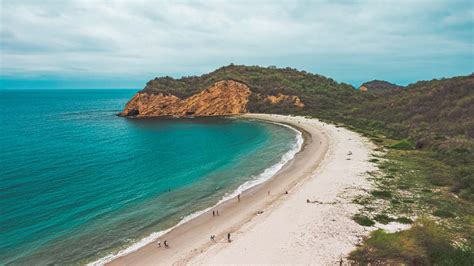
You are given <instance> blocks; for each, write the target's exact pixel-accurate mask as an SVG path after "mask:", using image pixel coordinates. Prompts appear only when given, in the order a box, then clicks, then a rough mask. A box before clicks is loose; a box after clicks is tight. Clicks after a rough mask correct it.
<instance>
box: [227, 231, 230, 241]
mask: <svg viewBox="0 0 474 266" xmlns="http://www.w3.org/2000/svg"><path fill="white" fill-rule="evenodd" d="M227 241H228V242H229V243H230V233H227Z"/></svg>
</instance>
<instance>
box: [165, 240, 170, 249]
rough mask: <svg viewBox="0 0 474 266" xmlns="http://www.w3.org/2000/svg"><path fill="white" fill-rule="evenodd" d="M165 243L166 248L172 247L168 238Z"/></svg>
mask: <svg viewBox="0 0 474 266" xmlns="http://www.w3.org/2000/svg"><path fill="white" fill-rule="evenodd" d="M164 244H165V248H169V247H170V246H169V245H168V240H165V242H164Z"/></svg>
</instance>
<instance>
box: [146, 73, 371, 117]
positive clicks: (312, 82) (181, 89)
mask: <svg viewBox="0 0 474 266" xmlns="http://www.w3.org/2000/svg"><path fill="white" fill-rule="evenodd" d="M224 79H231V80H236V81H239V82H242V83H245V84H247V86H249V87H250V89H251V90H252V92H253V94H252V95H251V96H250V99H249V106H248V108H249V111H250V112H262V113H279V114H289V113H290V114H294V113H299V114H306V115H310V114H314V113H324V114H327V115H326V116H330V114H331V113H332V111H333V110H336V109H343V108H345V106H347V105H349V104H351V103H354V102H357V101H360V100H361V98H363V96H364V95H363V94H362V93H361V92H359V91H356V90H354V88H353V87H352V86H351V85H349V84H344V83H338V82H336V81H334V80H333V79H330V78H326V77H323V76H321V75H317V74H311V73H308V72H305V71H298V70H296V69H292V68H273V67H269V68H264V67H258V66H237V65H229V66H225V67H221V68H219V69H217V70H215V71H213V72H211V73H209V74H204V75H202V76H192V77H183V78H180V79H173V78H171V77H161V78H155V79H153V80H150V81H149V82H148V83H147V85H146V87H145V88H144V89H143V92H148V93H154V94H156V93H164V94H173V95H175V96H178V97H180V98H186V97H189V96H191V95H193V94H195V93H197V92H200V91H202V90H204V89H206V88H208V87H209V86H210V85H212V84H214V83H215V82H217V81H220V80H224ZM278 93H282V94H286V95H298V96H299V97H300V98H301V100H302V101H303V102H304V104H305V106H306V107H305V108H304V109H303V110H300V109H299V108H296V107H295V106H292V105H288V104H285V103H282V104H276V105H268V104H264V103H263V102H261V101H258V100H257V95H258V94H261V95H277V94H278Z"/></svg>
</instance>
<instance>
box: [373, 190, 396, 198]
mask: <svg viewBox="0 0 474 266" xmlns="http://www.w3.org/2000/svg"><path fill="white" fill-rule="evenodd" d="M371 194H372V195H373V196H374V197H378V198H386V199H389V198H391V197H392V192H390V191H387V190H374V191H372V192H371Z"/></svg>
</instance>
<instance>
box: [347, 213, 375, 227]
mask: <svg viewBox="0 0 474 266" xmlns="http://www.w3.org/2000/svg"><path fill="white" fill-rule="evenodd" d="M352 220H354V221H355V222H356V223H358V224H360V225H362V226H372V225H374V224H375V222H374V221H372V220H371V219H370V218H369V217H367V216H365V215H362V214H356V215H354V216H353V217H352Z"/></svg>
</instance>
